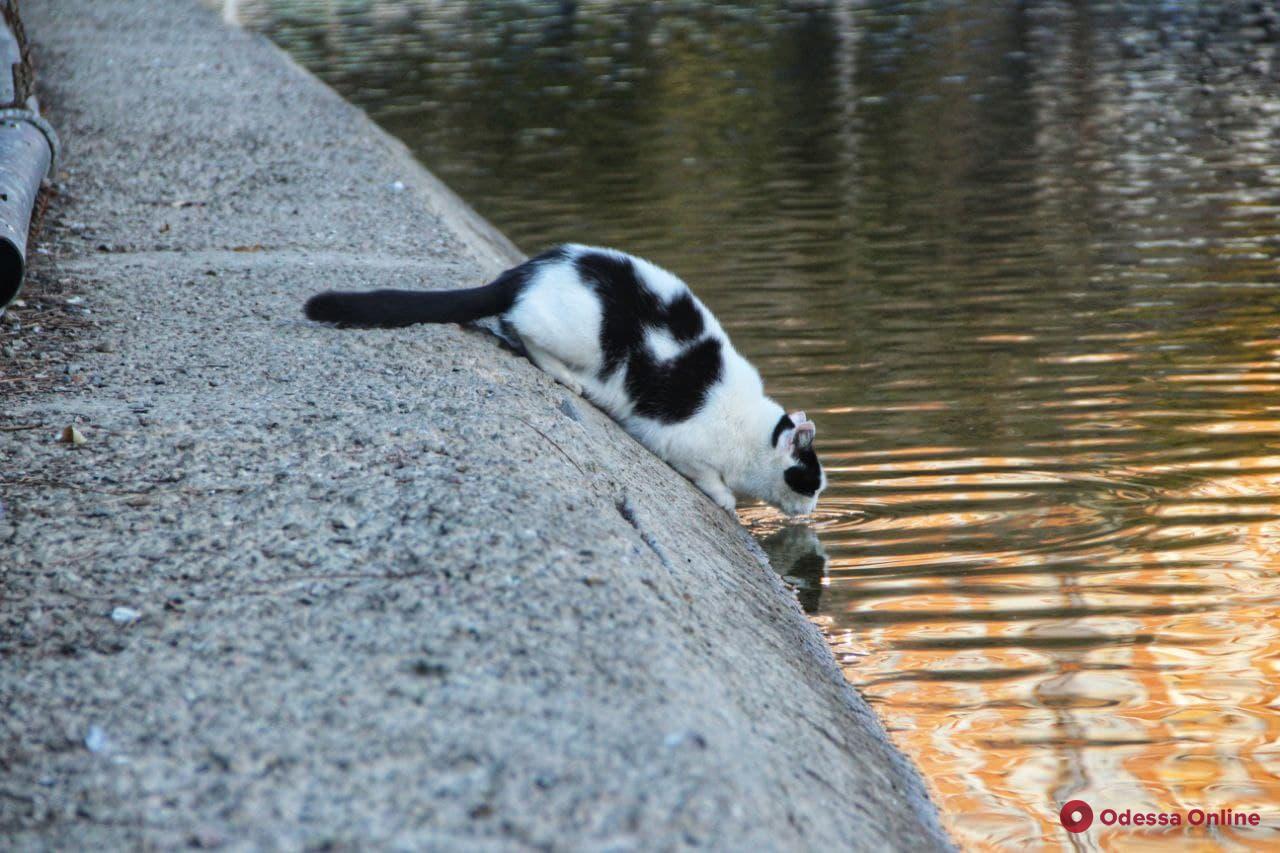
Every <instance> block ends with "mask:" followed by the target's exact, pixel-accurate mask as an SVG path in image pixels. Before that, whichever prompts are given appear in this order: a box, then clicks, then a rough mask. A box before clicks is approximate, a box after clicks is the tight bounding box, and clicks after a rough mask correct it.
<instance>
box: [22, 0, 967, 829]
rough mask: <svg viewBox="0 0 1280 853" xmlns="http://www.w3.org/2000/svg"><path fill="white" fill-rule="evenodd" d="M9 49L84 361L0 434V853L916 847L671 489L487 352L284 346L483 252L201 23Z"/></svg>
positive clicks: (543, 383)
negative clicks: (334, 309) (53, 142)
mask: <svg viewBox="0 0 1280 853" xmlns="http://www.w3.org/2000/svg"><path fill="white" fill-rule="evenodd" d="M23 12H24V16H25V18H26V24H27V29H28V31H29V32H30V34H31V37H32V41H33V43H34V45H35V49H36V51H37V57H38V61H39V70H40V74H41V87H42V91H43V92H44V94H45V99H46V101H47V102H48V107H49V111H50V114H51V118H52V120H53V121H54V122H55V124H56V125H57V126H58V127H59V129H60V131H61V132H62V134H63V137H64V140H65V146H66V159H65V166H64V170H63V176H62V194H61V195H60V197H58V198H57V199H56V201H55V203H54V207H53V209H52V210H51V213H50V227H49V228H48V229H47V230H46V236H47V237H48V239H49V241H50V242H51V244H52V247H53V254H52V255H51V256H50V257H46V258H38V259H37V263H38V264H41V265H44V267H45V270H46V271H47V272H48V273H49V274H50V275H53V276H55V277H57V278H59V279H63V280H70V281H71V282H73V283H74V286H75V287H77V288H78V289H79V290H80V292H81V293H82V294H83V295H84V298H85V303H84V304H85V305H86V306H87V307H88V308H89V309H90V310H91V311H92V312H93V314H94V316H95V317H97V318H98V319H99V321H100V322H101V323H102V324H103V331H102V332H101V338H100V339H98V340H95V341H93V342H92V343H94V344H95V345H96V347H97V351H93V352H89V353H87V354H86V355H84V356H83V358H80V359H79V360H78V361H77V362H76V363H75V364H74V365H73V366H72V367H71V371H72V373H73V374H74V375H75V376H76V377H81V378H82V379H83V381H81V382H68V383H65V389H70V390H64V391H63V392H61V393H49V394H44V395H42V396H39V397H28V398H22V399H14V398H10V399H8V400H5V401H4V409H5V412H4V414H5V417H6V418H7V419H9V420H8V421H6V422H15V423H22V424H30V423H38V424H42V425H43V428H41V429H35V430H24V431H5V432H0V480H2V481H4V485H0V495H2V497H3V501H4V504H5V507H6V513H5V515H4V517H3V518H2V519H0V549H2V550H0V554H2V555H3V557H2V560H0V566H3V568H2V569H0V571H3V573H4V575H3V590H4V595H3V599H2V601H0V709H2V711H0V835H3V836H4V837H5V839H6V842H5V846H6V847H10V848H19V849H40V848H46V849H53V848H58V849H92V848H115V849H119V848H124V847H137V846H143V845H148V846H153V847H162V848H168V847H173V846H181V845H186V844H197V845H216V844H224V843H225V844H228V845H231V846H233V847H245V848H247V847H263V848H266V847H271V848H276V847H282V848H286V849H298V848H303V847H320V846H324V845H337V846H343V845H347V844H354V845H356V846H360V847H367V846H378V847H396V848H405V849H468V850H477V849H478V850H483V849H494V850H499V849H523V848H528V847H541V848H575V849H582V848H589V849H619V850H621V849H645V850H648V849H668V848H676V847H684V846H693V845H709V846H712V847H714V848H718V849H726V850H746V849H778V850H781V849H808V848H817V847H826V848H831V849H882V848H885V847H897V848H901V849H911V850H923V849H930V848H941V847H945V846H946V845H947V843H948V842H947V840H946V839H945V837H944V836H943V834H942V832H941V831H940V829H939V827H938V824H937V821H936V817H935V815H934V812H933V808H932V806H931V805H930V804H929V802H928V801H927V799H926V797H925V794H924V793H923V787H922V785H921V783H920V780H919V779H918V777H917V776H916V775H915V774H914V771H913V770H912V769H911V767H910V766H909V765H908V764H907V762H906V761H905V760H904V759H903V758H902V757H901V756H900V755H899V754H898V753H897V752H896V751H895V750H894V749H893V748H892V747H890V746H889V745H888V743H887V741H886V738H885V736H884V734H883V732H882V731H881V729H880V727H879V725H878V723H877V721H876V719H875V718H874V716H873V715H872V714H871V713H870V711H869V710H868V709H867V707H866V706H865V704H864V703H863V702H862V701H861V700H860V699H859V698H858V697H857V696H856V694H855V693H854V692H853V691H852V690H851V689H850V688H849V687H848V686H847V685H846V684H845V682H844V681H843V679H842V678H841V674H840V672H839V671H838V668H837V667H836V665H835V662H834V661H833V659H832V657H831V655H830V653H829V651H828V649H827V648H826V646H825V645H824V643H823V641H822V639H821V637H820V636H819V635H818V633H817V631H816V630H815V629H814V627H813V626H812V625H810V624H809V623H808V622H807V621H806V620H805V619H804V618H803V616H802V614H801V613H800V611H799V609H798V608H797V606H796V604H795V602H794V600H793V599H792V597H790V596H789V595H788V593H787V592H786V590H785V589H784V588H783V586H782V585H781V584H780V582H779V580H778V579H777V578H776V576H775V575H774V574H773V573H772V572H771V571H770V570H769V569H768V567H767V566H766V565H764V564H763V563H762V561H761V557H760V555H759V552H758V550H757V549H755V548H754V546H753V545H752V543H751V541H750V540H749V538H748V537H747V536H746V535H745V534H744V533H743V531H742V530H741V529H740V528H738V527H736V526H735V525H734V524H732V523H731V521H730V519H728V518H727V517H725V516H724V515H723V514H721V513H719V512H718V511H717V510H716V509H715V508H714V507H712V506H711V504H710V503H709V502H708V501H707V500H706V499H705V498H703V497H702V496H701V495H700V494H699V493H698V492H697V491H696V490H695V489H693V488H692V487H691V486H690V485H689V484H688V483H687V482H685V481H684V480H683V479H681V478H680V477H679V476H678V475H676V474H675V473H674V472H673V471H671V470H670V469H669V468H668V467H666V466H665V465H663V464H662V463H661V462H659V461H657V460H656V459H655V458H653V457H652V456H651V455H650V454H649V453H648V452H647V451H645V450H644V449H643V448H641V447H639V446H638V445H637V444H635V443H634V442H633V441H631V440H630V439H629V438H627V437H626V436H625V435H624V434H623V433H622V432H621V431H620V430H619V429H618V428H617V427H616V426H615V425H614V424H613V423H612V422H611V421H610V420H609V419H608V418H607V417H605V416H604V415H602V414H601V413H599V412H598V411H596V410H595V409H593V408H592V407H591V406H590V405H588V404H586V403H584V402H583V401H581V400H579V399H575V398H571V397H570V395H569V394H567V392H566V391H565V390H564V389H562V388H561V387H560V386H558V385H556V384H555V383H553V382H552V381H550V380H549V379H548V378H547V377H545V376H544V375H542V374H541V373H539V372H538V371H537V370H536V369H535V368H533V367H532V366H531V365H530V364H529V363H527V362H526V361H524V360H523V359H521V358H518V357H516V356H514V355H512V354H510V353H508V352H506V351H504V350H502V349H500V348H498V347H497V346H496V345H495V343H494V341H493V340H492V339H491V338H489V337H488V336H486V335H484V334H482V333H479V332H475V331H464V330H461V329H459V328H456V327H447V328H416V329H411V330H400V331H385V332H383V331H373V332H354V331H338V330H334V329H331V328H325V327H321V326H317V325H311V324H308V323H306V322H304V321H302V320H301V317H300V307H301V303H302V301H303V299H304V298H305V297H306V296H307V295H308V294H310V293H312V292H313V291H315V290H317V289H320V288H324V287H330V286H335V285H341V286H344V287H355V288H363V287H376V286H400V287H422V286H433V287H442V286H450V287H453V286H463V285H472V284H475V283H477V282H479V281H482V280H484V279H485V277H486V276H487V275H490V274H492V273H493V272H495V271H496V270H498V269H500V268H501V267H502V266H504V265H505V264H508V263H509V262H511V261H512V260H514V259H515V257H516V254H515V252H514V249H513V248H512V247H511V246H510V245H509V243H507V241H506V240H505V239H504V238H502V237H501V235H499V234H497V233H496V232H494V231H493V229H491V228H490V227H489V226H487V225H486V224H485V223H483V222H482V221H481V220H479V218H478V217H476V216H475V215H474V214H472V213H471V212H470V211H469V210H468V209H467V208H466V207H465V205H462V204H461V203H460V202H459V201H457V199H455V198H454V197H453V196H452V195H451V194H449V193H448V192H447V191H446V190H444V189H443V188H442V187H441V185H440V184H439V183H438V182H437V181H436V180H435V179H434V178H432V177H431V176H430V175H428V174H427V173H426V172H425V171H424V170H423V169H422V168H421V167H419V166H417V165H416V164H415V163H414V162H413V161H412V160H411V159H410V158H409V157H408V156H407V154H406V153H405V151H404V150H403V148H402V147H401V146H400V145H399V144H398V143H396V142H394V141H393V140H391V139H390V138H389V137H387V136H386V135H385V134H384V133H383V132H382V131H380V130H379V129H378V128H376V127H375V126H373V125H372V124H371V123H370V122H369V121H368V120H367V119H366V118H365V117H364V115H363V114H362V113H360V112H359V111H358V110H356V109H355V108H353V107H351V106H350V105H348V104H347V103H345V102H344V101H342V100H341V99H340V98H338V97H337V96H336V95H335V94H334V93H333V92H331V91H330V90H328V89H327V88H325V87H324V86H323V85H321V84H320V83H319V82H317V81H316V80H315V79H314V78H312V77H310V76H309V75H308V74H306V73H305V72H303V71H301V70H300V69H299V68H297V67H296V66H294V65H293V64H292V63H291V62H290V61H289V60H288V59H286V58H285V57H284V56H283V55H282V54H281V53H280V52H278V51H277V50H276V49H275V48H273V47H272V46H271V45H269V44H267V43H266V42H265V41H264V40H262V39H261V38H258V37H255V36H252V35H248V34H245V33H242V32H239V31H236V30H234V29H231V28H228V27H226V26H225V25H223V24H222V22H221V21H220V20H219V19H218V17H217V15H216V14H215V13H213V12H211V11H208V10H206V9H205V8H204V7H202V6H200V5H199V4H197V3H195V2H191V1H190V0H134V1H133V2H125V0H28V2H26V3H24V4H23ZM397 181H401V182H403V184H404V186H403V187H398V186H397V185H396V182H397ZM18 312H19V314H20V313H21V309H18ZM72 422H76V423H78V424H79V429H80V430H81V431H82V433H83V434H84V436H85V437H86V439H87V444H85V445H84V446H83V447H81V448H78V449H70V448H68V447H66V446H63V445H59V444H57V443H56V442H55V441H54V440H53V439H54V436H55V435H56V433H57V431H58V430H59V429H60V428H61V427H62V426H64V425H66V424H69V423H72ZM116 608H128V609H129V610H131V611H136V613H134V612H129V611H128V610H116V612H115V616H116V618H115V619H113V618H112V613H113V610H115V609H116ZM135 616H136V618H135Z"/></svg>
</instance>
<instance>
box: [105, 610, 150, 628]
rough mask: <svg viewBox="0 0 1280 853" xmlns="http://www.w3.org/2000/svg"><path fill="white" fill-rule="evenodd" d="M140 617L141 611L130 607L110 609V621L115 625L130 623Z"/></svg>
mask: <svg viewBox="0 0 1280 853" xmlns="http://www.w3.org/2000/svg"><path fill="white" fill-rule="evenodd" d="M141 618H142V613H141V612H140V611H138V610H134V609H133V608H132V607H117V608H115V609H114V610H112V611H111V621H112V622H114V623H116V624H117V625H132V624H133V623H134V622H137V621H138V620H139V619H141Z"/></svg>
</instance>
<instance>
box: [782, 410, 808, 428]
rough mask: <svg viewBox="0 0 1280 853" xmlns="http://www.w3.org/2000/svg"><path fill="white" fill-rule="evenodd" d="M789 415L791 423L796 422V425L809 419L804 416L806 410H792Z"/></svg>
mask: <svg viewBox="0 0 1280 853" xmlns="http://www.w3.org/2000/svg"><path fill="white" fill-rule="evenodd" d="M787 417H789V418H791V423H793V424H795V425H796V426H800V424H802V423H804V422H805V421H807V420H809V419H808V418H806V417H805V416H804V412H792V413H791V414H790V415H788V416H787Z"/></svg>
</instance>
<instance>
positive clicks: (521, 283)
mask: <svg viewBox="0 0 1280 853" xmlns="http://www.w3.org/2000/svg"><path fill="white" fill-rule="evenodd" d="M564 255H565V251H564V249H562V248H556V249H552V250H551V251H549V252H544V253H542V254H541V255H538V256H537V257H536V258H530V259H529V260H527V261H525V262H524V263H522V264H520V265H519V266H515V267H512V268H511V269H509V270H507V271H506V272H504V273H502V274H501V275H500V276H498V277H497V278H495V279H494V280H493V281H491V282H489V283H488V284H486V285H484V286H483V287H473V288H471V289H469V290H368V291H362V292H356V291H346V292H344V291H335V290H330V291H326V292H325V293H319V294H316V295H315V296H313V297H311V298H310V299H309V300H307V305H306V309H305V310H306V315H307V317H308V318H309V319H311V320H317V321H319V322H322V323H337V324H338V325H340V326H354V327H364V328H393V327H397V326H411V325H413V324H414V323H469V322H471V321H473V320H479V319H480V318H481V317H492V316H493V315H495V314H504V313H506V312H507V311H508V310H509V309H510V308H511V306H512V305H514V304H515V301H516V297H517V296H519V295H520V291H522V290H524V288H525V285H527V284H528V283H529V280H530V279H531V278H533V274H534V273H535V272H537V269H538V266H539V265H540V264H542V263H544V262H546V261H552V260H559V259H560V258H563V257H564Z"/></svg>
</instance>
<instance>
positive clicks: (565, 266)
mask: <svg viewBox="0 0 1280 853" xmlns="http://www.w3.org/2000/svg"><path fill="white" fill-rule="evenodd" d="M306 313H307V316H308V317H309V318H311V319H312V320H319V321H322V322H329V323H338V324H340V325H344V326H366V327H368V326H382V327H389V326H407V325H411V324H413V323H464V322H470V321H473V320H478V319H481V318H483V317H491V316H497V317H500V318H501V322H502V326H503V329H504V331H506V333H507V334H508V335H510V336H513V337H516V338H518V340H519V341H520V343H521V344H523V345H524V347H525V349H526V350H527V351H528V354H529V358H530V359H532V360H533V362H534V363H535V364H536V365H538V367H540V368H542V369H543V370H544V371H546V372H547V373H549V374H551V376H552V377H554V378H555V379H557V380H558V381H560V382H561V383H563V384H564V385H565V386H567V387H568V388H570V389H571V390H573V391H574V392H575V393H578V394H582V395H584V396H585V397H587V399H589V400H591V401H592V402H594V403H595V404H596V405H598V406H600V408H602V409H604V410H605V411H606V412H608V413H609V414H610V415H611V416H612V417H613V418H614V420H616V421H617V422H618V423H620V424H621V425H622V426H623V427H624V428H625V429H626V430H627V432H629V433H630V434H631V435H632V436H634V437H635V438H636V439H637V440H638V441H639V442H640V443H641V444H643V445H644V446H645V447H647V448H649V449H650V450H651V451H653V452H654V453H655V454H657V455H658V456H659V457H661V458H662V459H664V460H666V461H667V462H668V463H669V464H670V465H671V466H672V467H673V468H675V469H676V470H677V471H679V472H680V473H681V474H683V475H684V476H686V477H688V478H689V479H690V480H692V481H693V482H694V484H696V485H697V486H698V488H700V489H702V491H703V492H705V493H706V494H707V496H708V497H710V498H711V499H712V500H713V501H715V502H716V503H717V504H719V505H720V506H722V507H724V508H725V509H726V510H729V511H730V512H732V511H733V509H734V495H735V494H739V495H745V496H749V497H753V498H760V499H761V500H764V501H766V502H768V503H770V504H773V505H774V506H776V507H778V508H779V509H781V510H782V511H783V512H786V513H788V514H789V515H805V514H808V513H810V512H812V511H813V509H814V507H815V506H816V504H817V502H818V494H819V493H820V492H821V491H822V489H823V488H824V487H825V486H826V478H825V476H824V475H823V473H822V466H821V465H820V464H819V462H818V456H817V454H816V453H815V452H814V450H813V439H814V435H815V433H816V428H815V427H814V425H813V423H812V422H810V421H809V420H808V419H807V418H806V417H805V415H804V412H793V413H792V414H790V415H788V414H787V413H786V412H785V411H784V410H783V408H782V407H781V406H779V405H778V404H777V403H775V402H774V401H773V400H771V399H769V398H768V397H766V396H765V393H764V384H763V383H762V382H761V380H760V374H759V373H758V372H757V371H756V369H755V368H754V367H752V366H751V364H750V363H749V362H748V361H747V360H746V359H744V358H743V357H742V356H740V355H738V353H737V352H736V351H735V350H734V348H733V345H732V344H730V343H729V338H728V336H727V335H725V333H724V330H723V329H722V328H720V324H719V323H718V322H716V318H715V317H714V316H712V314H711V312H710V311H708V310H707V309H706V307H704V306H703V304H702V303H701V302H699V301H698V299H697V298H696V297H695V296H694V295H693V294H692V293H691V292H690V291H689V288H688V286H687V285H685V283H684V282H683V281H681V280H680V279H679V278H677V277H676V276H674V275H672V274H671V273H669V272H667V271H666V270H664V269H661V268H659V267H657V266H655V265H654V264H651V263H649V262H648V261H645V260H642V259H640V258H636V257H633V256H631V255H627V254H625V253H623V252H619V251H616V250H614V249H599V248H593V247H589V246H578V245H565V246H559V247H557V248H555V249H552V250H550V251H548V252H544V253H543V254H541V255H538V256H537V257H535V258H532V259H530V260H528V261H526V262H524V263H523V264H520V265H519V266H517V267H513V268H512V269H509V270H507V271H506V272H504V273H503V274H502V275H500V276H498V277H497V278H496V279H495V280H494V281H493V282H491V283H490V284H487V285H485V286H484V287H477V288H473V289H471V290H444V291H410V290H375V291H368V292H364V293H352V292H335V291H330V292H327V293H321V294H318V295H316V296H313V297H312V298H311V299H310V300H309V301H308V302H307V307H306Z"/></svg>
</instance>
